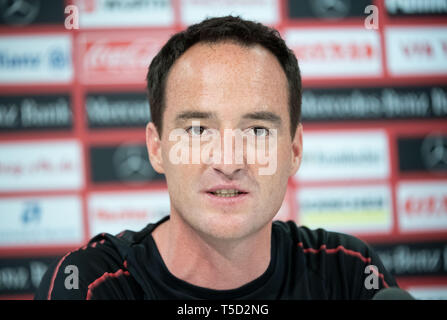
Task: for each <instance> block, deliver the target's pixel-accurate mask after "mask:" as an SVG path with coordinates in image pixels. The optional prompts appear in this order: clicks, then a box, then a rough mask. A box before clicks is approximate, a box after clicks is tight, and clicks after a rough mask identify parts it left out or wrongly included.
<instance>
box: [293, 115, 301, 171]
mask: <svg viewBox="0 0 447 320" xmlns="http://www.w3.org/2000/svg"><path fill="white" fill-rule="evenodd" d="M302 157H303V126H302V125H301V123H300V124H298V127H297V128H296V131H295V136H294V137H293V140H292V150H291V164H292V166H291V170H290V177H291V176H294V175H295V174H296V173H297V171H298V169H299V168H300V165H301V160H302Z"/></svg>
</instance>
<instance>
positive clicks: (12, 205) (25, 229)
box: [0, 196, 84, 247]
mask: <svg viewBox="0 0 447 320" xmlns="http://www.w3.org/2000/svg"><path fill="white" fill-rule="evenodd" d="M83 237H84V228H83V223H82V205H81V199H80V198H79V197H77V196H52V197H26V198H9V199H0V247H12V246H37V245H40V246H42V245H68V244H70V245H71V244H80V243H81V242H82V241H83V240H84V238H83Z"/></svg>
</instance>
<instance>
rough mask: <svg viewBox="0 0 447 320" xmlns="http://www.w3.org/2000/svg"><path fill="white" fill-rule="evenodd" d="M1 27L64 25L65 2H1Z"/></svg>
mask: <svg viewBox="0 0 447 320" xmlns="http://www.w3.org/2000/svg"><path fill="white" fill-rule="evenodd" d="M0 12H1V13H0V25H7V26H18V27H19V26H25V25H30V24H63V23H64V19H65V16H64V1H61V0H45V1H43V0H13V1H7V0H2V1H0Z"/></svg>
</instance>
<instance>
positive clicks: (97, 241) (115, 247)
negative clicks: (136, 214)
mask: <svg viewBox="0 0 447 320" xmlns="http://www.w3.org/2000/svg"><path fill="white" fill-rule="evenodd" d="M152 227H153V225H152V224H149V225H147V226H146V227H145V228H144V229H142V230H140V231H138V232H136V231H130V230H125V231H123V232H121V233H119V234H117V235H112V234H109V233H101V234H98V235H96V236H95V237H93V238H92V239H90V241H89V242H88V243H87V244H86V245H85V246H83V247H80V248H78V249H76V250H74V251H70V252H68V253H66V254H65V255H64V256H63V257H61V258H60V259H58V260H57V261H54V263H53V264H52V265H50V267H49V268H48V270H47V272H46V273H45V275H44V277H43V278H42V281H41V284H40V286H39V289H38V291H37V293H36V296H35V298H36V299H48V300H49V299H90V298H92V296H93V293H96V297H97V296H98V294H97V293H98V292H99V291H100V290H96V291H95V292H94V291H93V290H94V289H97V288H98V287H99V285H102V286H103V285H104V283H106V282H107V284H108V283H112V282H114V281H115V280H121V279H124V281H125V282H129V281H132V282H134V280H133V279H131V276H130V273H129V271H128V270H127V256H128V254H129V253H130V251H131V250H132V247H133V246H134V245H138V244H140V243H141V242H143V241H144V240H145V239H146V237H147V236H148V235H149V234H150V231H151V228H152ZM67 279H68V280H67ZM67 281H68V282H67ZM70 281H72V284H71V285H70ZM67 284H68V285H67ZM67 287H68V289H67ZM70 287H72V289H70ZM109 291H110V290H109ZM115 291H117V290H115Z"/></svg>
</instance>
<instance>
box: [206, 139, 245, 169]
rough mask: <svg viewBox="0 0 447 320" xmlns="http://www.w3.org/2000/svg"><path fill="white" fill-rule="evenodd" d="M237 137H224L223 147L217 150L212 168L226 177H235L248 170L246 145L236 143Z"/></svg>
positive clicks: (222, 140)
mask: <svg viewBox="0 0 447 320" xmlns="http://www.w3.org/2000/svg"><path fill="white" fill-rule="evenodd" d="M235 139H236V138H235V136H233V135H232V134H231V135H228V134H227V135H225V134H224V135H223V136H222V139H221V147H220V149H219V150H216V151H217V153H215V154H214V157H213V161H212V163H211V166H212V168H213V169H214V170H216V171H218V172H220V173H222V174H224V175H226V176H234V175H235V174H237V173H238V172H240V171H242V170H244V169H245V168H246V161H245V152H244V148H243V146H244V144H243V143H242V144H241V143H240V142H239V143H236V141H235Z"/></svg>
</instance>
